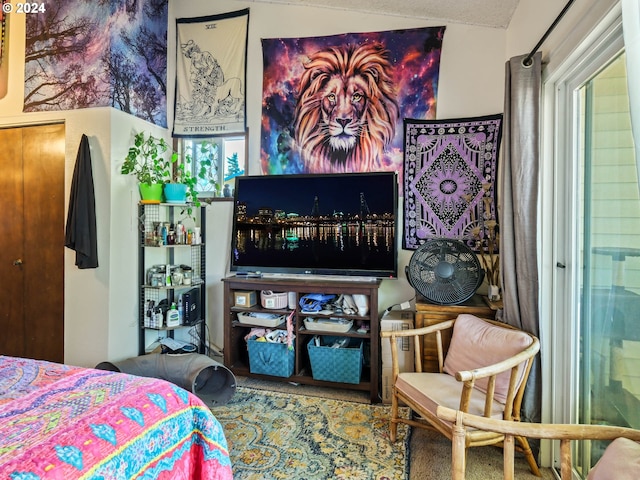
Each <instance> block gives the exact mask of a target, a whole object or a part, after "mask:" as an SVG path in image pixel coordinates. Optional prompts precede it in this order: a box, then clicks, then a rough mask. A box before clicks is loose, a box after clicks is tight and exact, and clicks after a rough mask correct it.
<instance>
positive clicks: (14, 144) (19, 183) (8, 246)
mask: <svg viewBox="0 0 640 480" xmlns="http://www.w3.org/2000/svg"><path fill="white" fill-rule="evenodd" d="M0 149H1V151H2V154H1V155H0V172H2V173H1V174H0V211H2V219H3V220H2V221H0V236H1V237H2V240H1V241H0V244H1V245H2V248H0V265H2V268H0V272H1V275H2V276H3V277H4V278H3V279H2V282H0V283H1V284H2V296H3V300H2V301H1V302H0V355H11V356H23V354H24V344H25V339H24V321H23V318H24V293H23V285H24V268H23V266H22V265H20V263H21V262H23V261H24V242H23V230H24V220H23V214H22V212H23V209H24V198H23V191H24V177H23V164H22V131H21V129H15V128H12V129H0Z"/></svg>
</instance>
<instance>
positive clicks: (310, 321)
mask: <svg viewBox="0 0 640 480" xmlns="http://www.w3.org/2000/svg"><path fill="white" fill-rule="evenodd" d="M304 326H305V328H306V329H307V330H316V331H319V332H336V333H345V332H348V331H349V330H351V327H352V326H353V320H347V319H346V318H333V317H330V318H311V317H309V318H305V319H304Z"/></svg>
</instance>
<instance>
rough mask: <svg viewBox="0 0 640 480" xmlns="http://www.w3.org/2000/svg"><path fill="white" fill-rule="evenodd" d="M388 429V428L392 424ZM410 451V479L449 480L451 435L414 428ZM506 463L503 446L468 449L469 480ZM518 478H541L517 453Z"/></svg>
mask: <svg viewBox="0 0 640 480" xmlns="http://www.w3.org/2000/svg"><path fill="white" fill-rule="evenodd" d="M237 383H238V386H246V387H250V388H255V389H263V390H269V391H276V392H284V393H298V394H301V395H306V396H313V397H322V398H332V399H340V400H345V401H349V402H361V403H369V394H368V392H358V391H355V390H342V389H332V388H323V387H314V386H311V385H297V384H289V383H286V382H270V381H265V380H258V379H255V378H246V377H238V378H237ZM214 413H215V410H214ZM386 428H388V424H387V426H386ZM408 450H409V475H408V477H407V478H408V480H448V479H450V478H451V442H449V440H448V439H447V438H445V437H443V436H442V435H439V434H438V433H436V432H432V431H429V430H424V429H419V428H413V429H411V431H410V438H409V448H408ZM502 465H503V462H502V449H500V448H497V447H477V448H471V449H469V450H468V452H467V471H466V480H493V479H495V480H500V479H502ZM540 472H541V473H542V479H543V480H555V478H556V477H555V476H554V474H553V472H552V471H551V469H549V468H540ZM291 478H296V479H299V478H305V477H291ZM327 478H331V477H327ZM364 478H365V479H366V478H367V477H364ZM515 478H516V480H535V479H538V480H540V477H536V476H535V475H533V474H532V473H531V472H530V471H529V466H528V465H527V462H526V460H525V459H524V457H523V456H522V455H520V454H518V453H516V459H515ZM363 480H364V479H363Z"/></svg>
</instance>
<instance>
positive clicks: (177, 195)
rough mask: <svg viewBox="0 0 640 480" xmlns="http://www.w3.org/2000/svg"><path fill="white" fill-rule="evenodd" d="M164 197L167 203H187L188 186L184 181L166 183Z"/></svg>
mask: <svg viewBox="0 0 640 480" xmlns="http://www.w3.org/2000/svg"><path fill="white" fill-rule="evenodd" d="M164 198H165V200H166V202H167V203H186V202H187V186H186V185H185V184H183V183H165V184H164Z"/></svg>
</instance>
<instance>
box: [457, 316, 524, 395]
mask: <svg viewBox="0 0 640 480" xmlns="http://www.w3.org/2000/svg"><path fill="white" fill-rule="evenodd" d="M532 343H533V339H532V338H531V337H530V336H529V335H528V334H527V333H525V332H523V331H520V330H515V329H512V328H504V327H500V326H498V325H494V324H492V323H489V322H486V321H484V320H483V319H481V318H478V317H476V316H474V315H468V314H461V315H458V318H457V319H456V322H455V324H454V326H453V335H452V336H451V344H450V346H449V351H448V352H447V357H446V358H445V361H444V371H445V372H447V373H448V374H450V375H454V376H455V374H456V372H460V371H464V370H474V369H476V368H480V367H486V366H488V365H493V364H494V363H498V362H501V361H503V360H506V359H508V358H511V357H513V356H514V355H516V354H517V353H519V352H521V351H523V350H525V349H526V348H527V347H528V346H530V345H531V344H532ZM509 375H510V371H507V372H504V373H501V374H500V375H498V376H497V377H496V388H495V395H494V398H495V399H496V400H498V401H499V402H502V403H505V402H506V401H507V392H508V389H509ZM523 377H524V369H523V368H521V369H520V372H519V374H518V379H517V382H516V390H517V388H518V387H519V386H520V384H521V383H522V378H523ZM488 383H489V380H488V379H486V378H484V379H480V380H478V381H477V382H476V384H475V388H478V389H479V390H481V391H483V392H486V391H487V385H488Z"/></svg>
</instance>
